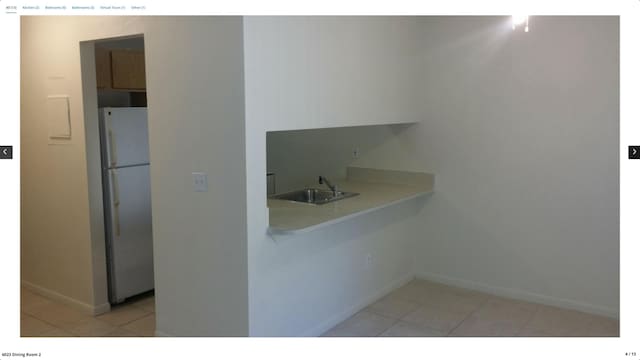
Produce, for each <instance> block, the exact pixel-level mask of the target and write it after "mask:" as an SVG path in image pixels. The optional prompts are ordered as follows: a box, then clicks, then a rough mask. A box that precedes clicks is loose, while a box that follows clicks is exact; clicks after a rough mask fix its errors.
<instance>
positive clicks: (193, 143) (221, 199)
mask: <svg viewBox="0 0 640 360" xmlns="http://www.w3.org/2000/svg"><path fill="white" fill-rule="evenodd" d="M134 34H144V37H145V51H146V62H147V64H146V71H147V91H148V100H149V101H148V103H149V141H150V152H151V177H152V184H151V185H152V206H153V209H152V211H153V226H154V258H155V264H154V265H155V275H156V321H157V330H158V331H159V332H160V333H163V334H168V335H196V334H198V335H246V334H247V333H248V315H247V308H248V299H247V296H248V295H247V285H246V284H247V263H246V240H245V239H246V222H245V221H246V220H245V219H246V216H245V205H246V202H245V200H244V198H245V194H246V192H245V184H244V183H243V182H242V181H237V180H238V179H242V178H244V176H245V174H244V169H245V167H244V160H243V159H244V150H245V145H244V137H243V134H244V121H243V116H244V115H243V112H244V105H243V98H244V95H243V88H242V87H243V73H242V72H243V69H242V19H241V18H238V17H143V18H138V17H85V16H83V17H68V16H65V17H52V16H47V17H23V18H22V44H21V45H22V53H21V57H22V64H21V66H22V68H21V74H22V75H21V76H22V77H21V81H22V88H21V98H22V100H21V101H22V104H21V111H22V116H21V143H22V163H21V169H22V173H21V184H22V187H21V194H22V204H21V206H22V212H21V215H22V238H21V244H22V253H21V255H22V259H21V265H22V279H23V281H24V282H28V283H32V284H35V285H36V286H38V287H40V288H42V289H45V290H47V291H50V292H53V293H57V294H60V295H61V296H65V297H67V298H69V299H71V300H72V301H76V302H79V303H81V304H84V305H86V306H87V307H94V306H97V305H101V304H102V302H103V301H106V292H104V291H102V292H101V291H99V287H101V286H104V281H105V280H106V278H104V269H105V263H104V255H103V254H104V248H102V249H101V251H102V255H100V246H104V240H103V237H102V243H100V233H101V231H99V229H98V230H96V227H98V226H99V225H100V221H99V220H100V219H99V218H97V212H99V210H100V209H101V204H97V202H98V201H101V198H100V196H99V189H98V190H96V187H95V185H96V179H99V171H100V170H99V165H98V166H96V162H95V159H96V158H98V157H97V154H98V149H97V139H98V138H97V127H95V124H96V122H97V111H96V112H95V113H93V112H91V111H87V112H84V111H83V108H82V104H83V96H84V97H88V98H86V99H84V100H85V101H86V104H89V105H90V104H91V103H93V104H96V106H97V103H96V99H95V96H96V93H95V92H92V89H91V87H90V86H89V87H87V84H85V93H84V94H83V87H82V84H83V81H82V79H81V66H80V41H86V40H96V39H102V38H109V37H117V36H125V35H134ZM90 50H91V49H90V47H89V48H87V47H83V48H82V52H83V54H92V51H90ZM196 55H197V56H196ZM90 68H91V61H85V62H84V63H83V67H82V70H83V71H87V72H89V73H90V72H91V69H90ZM85 82H86V81H85ZM93 88H94V89H95V85H94V87H93ZM51 92H55V93H67V94H69V95H70V102H71V119H72V126H73V130H72V131H73V139H72V141H71V144H70V145H58V146H49V145H47V128H46V123H45V119H46V116H45V107H44V106H43V102H44V99H45V97H46V95H47V94H50V93H51ZM85 117H86V119H87V125H88V126H87V127H86V128H85V126H84V125H85V123H84V120H85ZM85 130H86V133H87V137H86V138H85ZM85 143H86V149H85ZM87 159H88V160H89V161H87ZM192 171H202V172H207V173H208V174H209V184H210V190H209V192H207V193H194V192H192V191H191V181H192V180H191V172H192ZM89 184H92V185H93V186H89ZM96 191H98V195H96ZM90 214H92V215H93V217H91V216H90ZM101 272H102V274H100V273H101Z"/></svg>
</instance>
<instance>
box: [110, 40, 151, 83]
mask: <svg viewBox="0 0 640 360" xmlns="http://www.w3.org/2000/svg"><path fill="white" fill-rule="evenodd" d="M111 87H112V88H113V89H123V90H145V88H146V85H145V74H144V51H142V50H125V49H114V50H111Z"/></svg>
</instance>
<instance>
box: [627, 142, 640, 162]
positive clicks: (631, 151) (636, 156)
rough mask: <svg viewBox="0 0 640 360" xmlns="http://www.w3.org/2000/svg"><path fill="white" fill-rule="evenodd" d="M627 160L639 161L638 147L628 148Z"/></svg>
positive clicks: (639, 148) (639, 151)
mask: <svg viewBox="0 0 640 360" xmlns="http://www.w3.org/2000/svg"><path fill="white" fill-rule="evenodd" d="M629 159H640V146H635V145H633V146H629Z"/></svg>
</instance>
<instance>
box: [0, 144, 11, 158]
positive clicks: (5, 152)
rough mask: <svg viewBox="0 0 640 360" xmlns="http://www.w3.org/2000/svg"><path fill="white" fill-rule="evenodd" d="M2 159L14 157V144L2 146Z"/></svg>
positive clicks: (0, 147)
mask: <svg viewBox="0 0 640 360" xmlns="http://www.w3.org/2000/svg"><path fill="white" fill-rule="evenodd" d="M0 159H13V146H0Z"/></svg>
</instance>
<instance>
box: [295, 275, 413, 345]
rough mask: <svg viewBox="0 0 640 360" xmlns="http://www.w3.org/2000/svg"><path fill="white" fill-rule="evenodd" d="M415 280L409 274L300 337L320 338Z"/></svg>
mask: <svg viewBox="0 0 640 360" xmlns="http://www.w3.org/2000/svg"><path fill="white" fill-rule="evenodd" d="M414 278H415V276H414V274H413V273H409V274H407V275H405V276H403V277H401V278H400V279H398V280H396V281H393V282H391V283H390V284H389V285H387V286H385V287H383V288H382V289H380V290H379V291H378V292H376V293H375V294H374V295H372V296H369V297H367V298H365V299H363V300H362V301H360V302H359V303H358V304H356V305H354V306H352V307H350V308H348V309H347V310H345V311H343V312H341V313H339V314H337V315H335V316H332V317H331V318H329V319H328V320H326V321H323V322H322V323H320V324H319V325H317V326H314V327H312V328H310V329H308V330H307V331H304V332H303V333H302V334H301V335H300V336H303V337H305V336H307V337H308V336H320V335H322V334H324V333H325V332H327V331H328V330H329V329H331V328H333V327H334V326H336V325H338V324H339V323H341V322H343V321H345V320H347V319H348V318H350V317H351V316H353V315H355V314H356V313H357V312H358V311H360V310H362V309H364V308H366V307H367V306H369V305H371V304H372V303H374V302H375V301H377V300H379V299H380V298H382V297H383V296H385V295H387V294H389V293H390V292H392V291H393V290H395V289H397V288H399V287H401V286H403V285H405V284H407V283H408V282H409V281H411V280H413V279H414Z"/></svg>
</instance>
